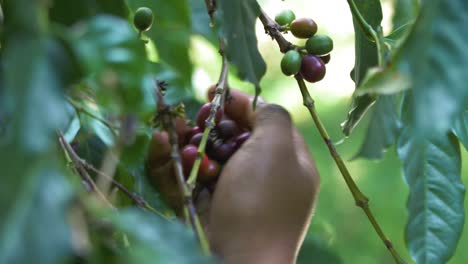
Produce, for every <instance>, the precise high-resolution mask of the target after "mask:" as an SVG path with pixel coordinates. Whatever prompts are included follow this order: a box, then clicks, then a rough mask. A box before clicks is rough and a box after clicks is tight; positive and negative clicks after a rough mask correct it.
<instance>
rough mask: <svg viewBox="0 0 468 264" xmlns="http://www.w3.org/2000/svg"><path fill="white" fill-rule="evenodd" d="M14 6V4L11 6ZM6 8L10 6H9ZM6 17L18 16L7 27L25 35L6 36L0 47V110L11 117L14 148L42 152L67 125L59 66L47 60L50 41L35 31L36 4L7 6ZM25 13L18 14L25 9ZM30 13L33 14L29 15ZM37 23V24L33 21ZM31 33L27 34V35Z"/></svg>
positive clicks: (38, 9)
mask: <svg viewBox="0 0 468 264" xmlns="http://www.w3.org/2000/svg"><path fill="white" fill-rule="evenodd" d="M12 3H13V4H12ZM8 4H9V5H8ZM8 4H7V5H6V6H5V7H6V8H8V9H6V10H7V11H8V12H9V13H6V15H7V16H8V15H18V16H24V17H15V18H14V20H7V21H5V22H6V26H7V27H10V26H11V27H13V26H19V25H23V24H27V22H28V23H30V24H33V25H29V26H28V25H24V26H25V27H26V26H27V28H24V30H25V31H21V28H18V30H17V31H12V32H10V34H7V38H6V41H5V46H3V47H2V49H1V52H2V62H1V63H2V65H3V66H2V67H3V69H4V87H3V88H4V91H3V92H4V94H3V97H2V98H0V106H1V107H2V108H3V109H4V112H5V113H11V114H12V120H13V123H12V125H13V126H14V127H15V132H16V133H17V134H16V135H15V136H16V144H17V147H18V148H19V149H22V150H28V151H37V152H40V151H44V150H46V149H47V148H48V147H49V144H50V143H51V137H50V135H51V133H55V129H56V128H58V127H60V126H61V125H62V124H65V123H66V122H67V116H66V111H65V103H64V100H63V95H62V93H63V83H62V80H61V78H60V77H59V76H58V75H57V74H59V73H60V69H59V68H58V67H59V65H58V64H57V63H56V62H55V61H53V60H52V58H50V57H48V54H50V53H48V52H49V50H50V48H52V49H53V48H54V47H53V46H52V47H51V46H49V45H48V43H50V42H49V41H50V39H48V38H47V37H45V36H42V35H41V33H42V32H44V30H45V29H44V28H38V27H36V26H35V25H37V24H38V19H39V18H38V16H39V14H38V13H41V12H42V11H43V10H42V9H40V5H39V4H35V5H34V4H33V5H31V3H30V1H26V0H21V1H14V2H8ZM23 5H25V6H27V8H26V9H28V10H27V11H25V10H18V9H22V8H25V6H23ZM31 12H32V13H31ZM36 19H37V20H36ZM27 32H30V33H27Z"/></svg>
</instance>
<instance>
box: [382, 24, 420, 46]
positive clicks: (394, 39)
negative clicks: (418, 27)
mask: <svg viewBox="0 0 468 264" xmlns="http://www.w3.org/2000/svg"><path fill="white" fill-rule="evenodd" d="M413 25H414V21H412V22H409V23H407V24H404V25H402V26H400V27H398V28H397V29H394V30H393V31H392V32H391V33H390V34H389V35H388V36H386V37H385V38H384V41H385V43H386V44H387V45H389V47H390V50H394V49H396V48H398V46H399V45H400V44H401V43H402V41H403V40H404V38H405V37H406V36H407V35H408V33H409V31H410V29H411V28H412V27H413Z"/></svg>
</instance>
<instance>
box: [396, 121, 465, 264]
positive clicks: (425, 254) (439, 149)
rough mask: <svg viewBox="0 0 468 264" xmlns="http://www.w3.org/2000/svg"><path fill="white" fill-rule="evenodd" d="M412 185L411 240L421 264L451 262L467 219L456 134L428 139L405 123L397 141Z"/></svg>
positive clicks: (410, 204) (416, 259)
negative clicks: (450, 259)
mask: <svg viewBox="0 0 468 264" xmlns="http://www.w3.org/2000/svg"><path fill="white" fill-rule="evenodd" d="M398 155H399V157H400V159H401V160H402V162H403V173H404V177H405V179H406V181H407V183H408V186H409V188H410V196H409V199H408V211H409V217H408V219H409V220H408V225H407V227H406V243H407V245H408V248H409V250H410V253H411V255H412V257H413V258H414V260H415V261H416V262H417V263H447V261H448V260H449V258H450V257H451V256H452V255H453V253H454V252H455V249H456V247H457V243H458V240H459V239H460V236H461V234H462V230H463V223H464V216H465V214H464V208H463V199H464V195H465V188H464V186H463V183H462V181H461V157H460V148H459V144H458V142H457V140H456V138H455V137H454V136H453V135H447V136H445V137H438V138H431V139H424V138H421V137H419V136H418V134H417V133H416V134H415V132H414V130H412V127H411V126H408V127H406V128H405V129H404V130H403V132H402V135H401V136H400V139H399V142H398Z"/></svg>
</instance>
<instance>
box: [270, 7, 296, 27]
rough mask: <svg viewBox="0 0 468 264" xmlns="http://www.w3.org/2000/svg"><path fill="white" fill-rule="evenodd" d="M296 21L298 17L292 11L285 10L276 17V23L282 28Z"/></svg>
mask: <svg viewBox="0 0 468 264" xmlns="http://www.w3.org/2000/svg"><path fill="white" fill-rule="evenodd" d="M294 19H296V15H295V14H294V12H293V11H291V10H283V11H281V12H279V13H278V14H277V15H276V16H275V21H276V23H278V24H279V25H280V26H286V25H288V24H290V23H291V22H292V21H293V20H294Z"/></svg>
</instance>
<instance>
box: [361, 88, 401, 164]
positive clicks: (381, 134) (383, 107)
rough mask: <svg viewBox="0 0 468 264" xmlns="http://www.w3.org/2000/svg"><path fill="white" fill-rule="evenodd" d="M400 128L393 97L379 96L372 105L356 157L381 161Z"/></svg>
mask: <svg viewBox="0 0 468 264" xmlns="http://www.w3.org/2000/svg"><path fill="white" fill-rule="evenodd" d="M400 127H401V124H400V119H399V117H398V112H397V107H396V103H395V97H394V96H380V97H379V98H378V99H377V102H376V103H375V105H374V109H373V112H372V117H371V120H370V124H369V127H368V128H367V133H366V136H365V137H364V143H363V144H362V146H361V149H360V150H359V152H358V154H357V155H356V157H363V158H367V159H381V158H382V156H383V152H384V151H385V150H386V149H387V148H388V147H389V146H391V145H393V143H394V141H395V139H396V136H397V135H398V133H399V131H400Z"/></svg>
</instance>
